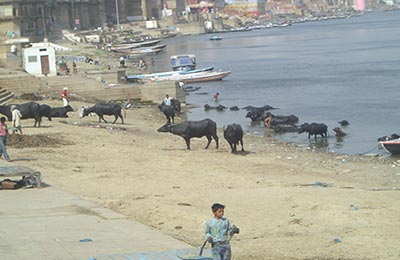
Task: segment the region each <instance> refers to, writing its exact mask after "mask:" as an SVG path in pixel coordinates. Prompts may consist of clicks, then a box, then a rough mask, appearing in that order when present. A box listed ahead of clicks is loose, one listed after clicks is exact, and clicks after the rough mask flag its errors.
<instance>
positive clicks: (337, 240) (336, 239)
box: [333, 238, 342, 244]
mask: <svg viewBox="0 0 400 260" xmlns="http://www.w3.org/2000/svg"><path fill="white" fill-rule="evenodd" d="M333 242H335V243H336V244H337V243H342V240H341V239H340V238H335V239H334V240H333Z"/></svg>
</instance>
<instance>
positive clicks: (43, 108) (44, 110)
mask: <svg viewBox="0 0 400 260" xmlns="http://www.w3.org/2000/svg"><path fill="white" fill-rule="evenodd" d="M39 106H40V109H39V111H40V117H47V119H49V121H51V107H50V106H49V105H46V104H41V105H39Z"/></svg>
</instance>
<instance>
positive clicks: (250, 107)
mask: <svg viewBox="0 0 400 260" xmlns="http://www.w3.org/2000/svg"><path fill="white" fill-rule="evenodd" d="M243 109H246V110H247V111H251V110H253V109H256V110H258V109H261V110H263V111H268V110H272V109H276V108H275V107H271V106H269V105H265V106H262V107H254V106H245V107H244V108H243Z"/></svg>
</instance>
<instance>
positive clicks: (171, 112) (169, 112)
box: [161, 105, 176, 124]
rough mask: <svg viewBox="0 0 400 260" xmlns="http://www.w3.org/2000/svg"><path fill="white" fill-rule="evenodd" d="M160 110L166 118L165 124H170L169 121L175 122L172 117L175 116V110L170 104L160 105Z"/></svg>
mask: <svg viewBox="0 0 400 260" xmlns="http://www.w3.org/2000/svg"><path fill="white" fill-rule="evenodd" d="M161 111H162V112H163V114H164V115H165V117H166V118H167V124H171V122H172V123H173V124H175V122H174V118H175V112H176V111H175V109H174V108H173V107H172V106H167V105H164V106H162V108H161Z"/></svg>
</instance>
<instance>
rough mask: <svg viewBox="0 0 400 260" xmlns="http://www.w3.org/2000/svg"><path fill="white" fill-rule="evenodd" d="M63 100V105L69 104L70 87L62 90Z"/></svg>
mask: <svg viewBox="0 0 400 260" xmlns="http://www.w3.org/2000/svg"><path fill="white" fill-rule="evenodd" d="M61 100H62V101H63V106H64V107H66V106H68V88H67V87H64V88H63V90H62V91H61Z"/></svg>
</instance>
